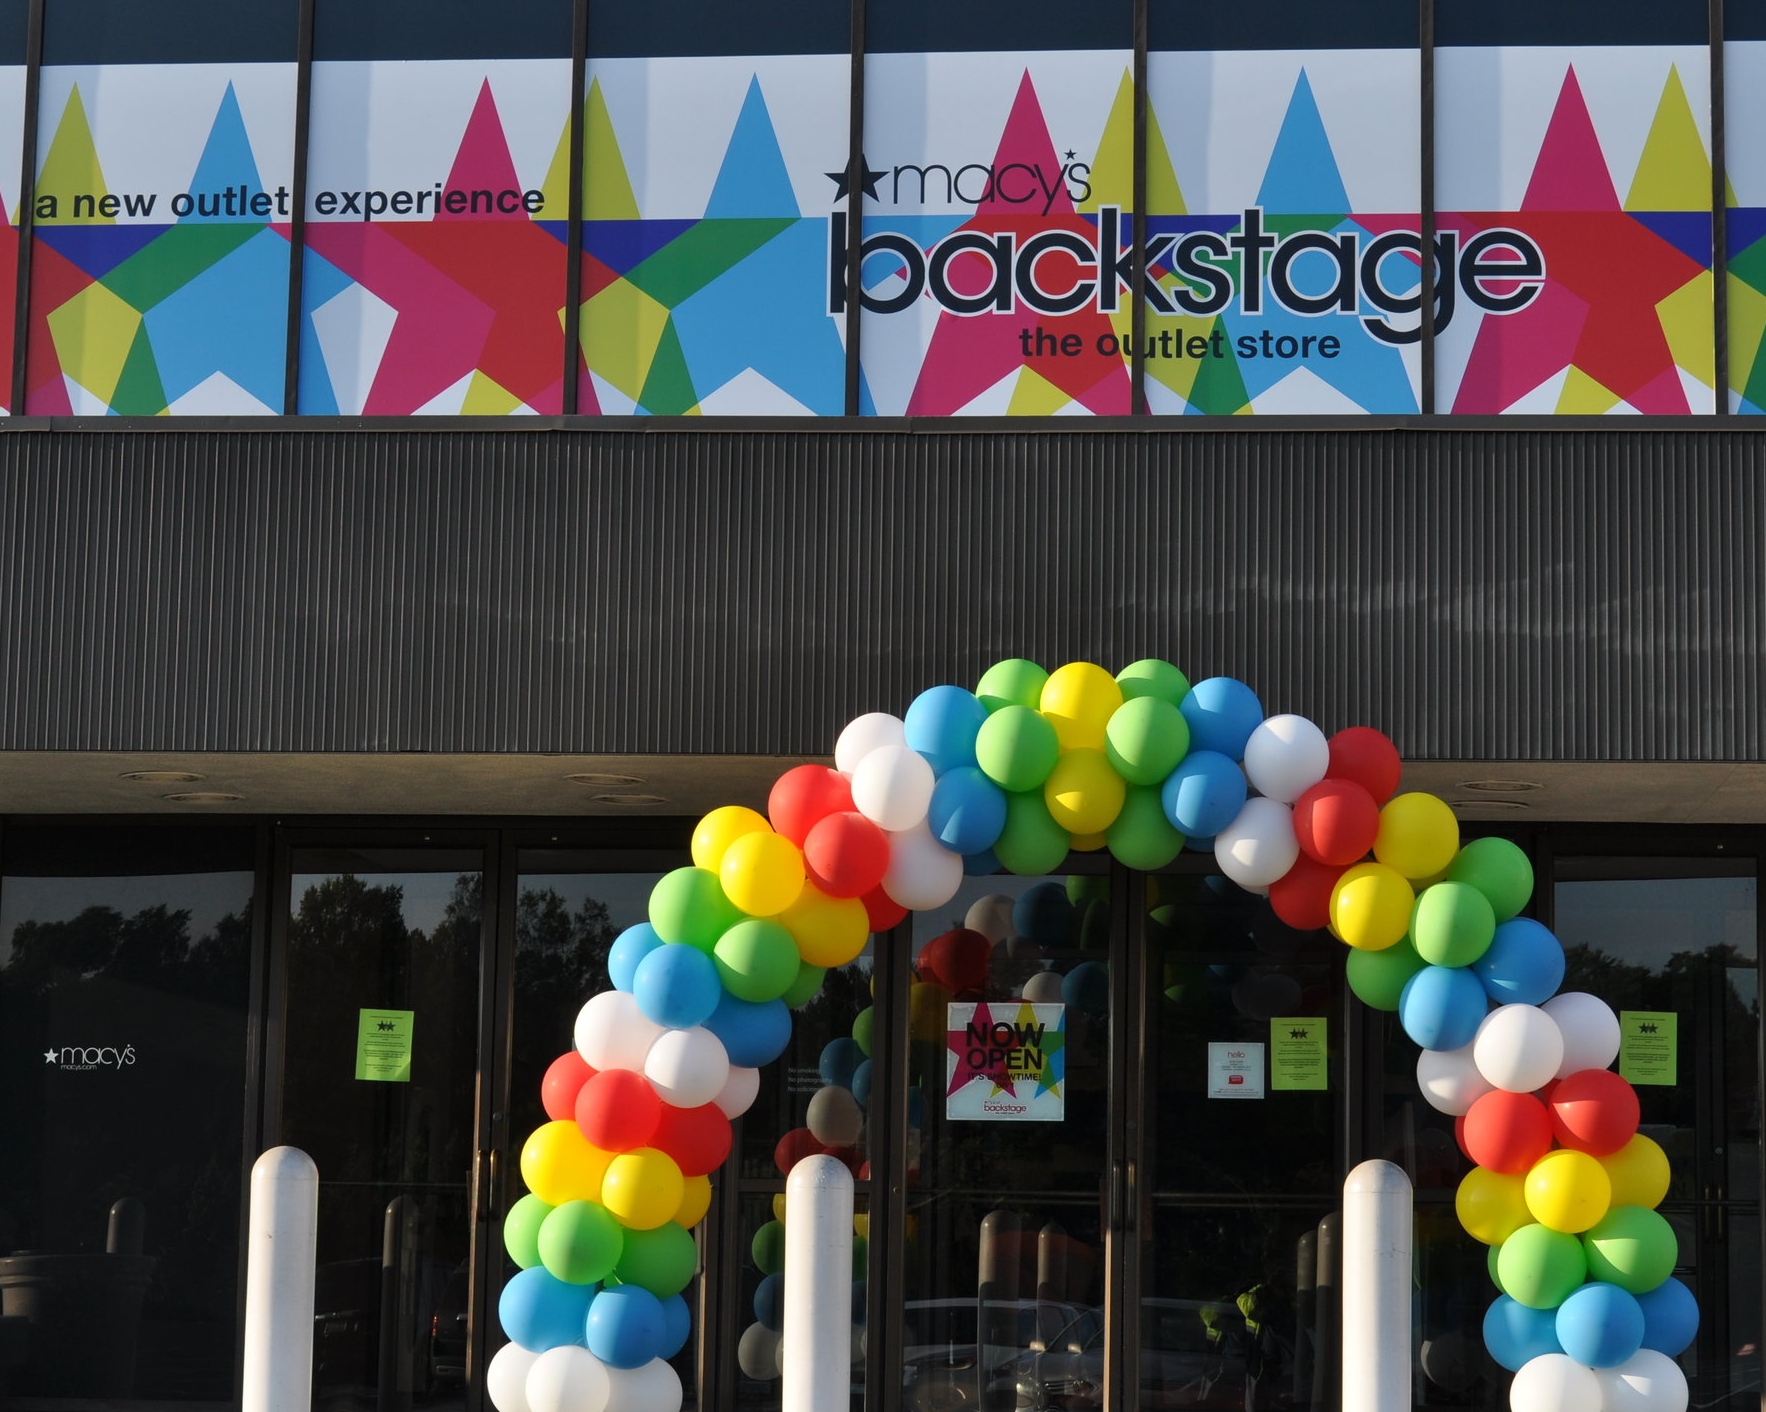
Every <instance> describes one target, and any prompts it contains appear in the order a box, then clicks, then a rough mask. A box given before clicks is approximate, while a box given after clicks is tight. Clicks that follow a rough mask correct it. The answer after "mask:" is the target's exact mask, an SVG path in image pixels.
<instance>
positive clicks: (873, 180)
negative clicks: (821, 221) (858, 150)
mask: <svg viewBox="0 0 1766 1412" xmlns="http://www.w3.org/2000/svg"><path fill="white" fill-rule="evenodd" d="M859 167H860V170H861V171H862V173H863V175H861V176H860V177H859V183H858V184H859V187H860V189H862V190H863V191H864V193H865V195H866V196H869V197H870V198H871V200H873V201H875V200H877V183H878V182H879V181H881V180H882V179H883V178H884V177H886V176H888V175H889V174H888V173H887V172H874V171H872V170H871V164H870V162H869V161H867V160H866V159H865V158H864V157H863V156H860V158H859ZM822 175H823V176H825V177H827V178H828V180H829V181H831V182H833V183H834V199H835V200H836V201H841V200H844V199H845V198H846V196H847V194H848V193H849V192H850V191H851V190H852V173H851V172H850V171H844V172H824V173H822Z"/></svg>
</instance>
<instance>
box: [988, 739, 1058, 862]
mask: <svg viewBox="0 0 1766 1412" xmlns="http://www.w3.org/2000/svg"><path fill="white" fill-rule="evenodd" d="M1060 754H1061V742H1060V740H1059V739H1058V738H1057V737H1056V735H1055V728H1054V727H1053V726H1052V725H1050V724H1049V723H1048V721H1047V720H1046V719H1045V718H1044V717H1043V716H1042V715H1041V714H1039V713H1038V712H1036V711H1033V710H1031V708H1030V707H1028V706H1019V705H1010V706H1002V707H1000V709H999V710H997V711H995V712H994V713H993V714H992V715H991V716H989V717H988V718H987V719H986V720H985V721H984V722H982V725H981V733H980V734H979V735H978V736H976V737H975V760H976V763H977V764H979V765H980V766H981V773H982V774H984V775H986V776H987V777H988V779H990V780H992V781H993V782H994V783H995V784H997V785H998V786H999V787H1000V788H1001V789H1003V790H1006V791H1008V792H1009V793H1013V794H1021V793H1023V792H1024V791H1025V790H1030V789H1038V788H1040V787H1041V785H1042V782H1043V781H1044V780H1046V779H1047V778H1048V777H1049V771H1051V770H1053V769H1054V768H1055V761H1056V760H1057V759H1059V758H1060ZM995 851H996V852H997V851H998V850H997V849H996V850H995Z"/></svg>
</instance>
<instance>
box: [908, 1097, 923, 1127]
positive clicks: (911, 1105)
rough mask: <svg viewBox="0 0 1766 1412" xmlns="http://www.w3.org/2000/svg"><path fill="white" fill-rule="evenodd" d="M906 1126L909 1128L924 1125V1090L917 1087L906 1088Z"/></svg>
mask: <svg viewBox="0 0 1766 1412" xmlns="http://www.w3.org/2000/svg"><path fill="white" fill-rule="evenodd" d="M908 1126H909V1127H910V1128H923V1127H925V1126H926V1091H925V1090H924V1089H922V1088H919V1087H914V1088H910V1089H909V1090H908Z"/></svg>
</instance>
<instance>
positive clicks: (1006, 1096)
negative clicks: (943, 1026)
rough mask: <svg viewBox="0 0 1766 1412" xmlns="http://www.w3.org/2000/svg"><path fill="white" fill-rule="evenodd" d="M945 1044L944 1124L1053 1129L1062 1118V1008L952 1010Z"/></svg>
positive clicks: (1011, 1005) (1017, 1005)
mask: <svg viewBox="0 0 1766 1412" xmlns="http://www.w3.org/2000/svg"><path fill="white" fill-rule="evenodd" d="M946 1045H947V1065H946V1075H947V1083H946V1087H945V1097H944V1115H945V1117H947V1118H951V1119H955V1120H966V1121H970V1122H987V1123H1014V1122H1015V1123H1058V1122H1060V1121H1061V1120H1062V1119H1063V1118H1064V1117H1065V1116H1066V1104H1067V1091H1066V1083H1065V1079H1066V1074H1067V1047H1066V1046H1067V1007H1066V1006H1065V1005H1032V1004H1029V1003H1027V1002H1022V1001H1020V1002H1011V1001H1007V1002H1005V1003H1002V1004H991V1005H990V1004H987V1003H986V1002H980V1003H974V1004H960V1005H952V1006H950V1007H949V1024H948V1033H947V1035H946Z"/></svg>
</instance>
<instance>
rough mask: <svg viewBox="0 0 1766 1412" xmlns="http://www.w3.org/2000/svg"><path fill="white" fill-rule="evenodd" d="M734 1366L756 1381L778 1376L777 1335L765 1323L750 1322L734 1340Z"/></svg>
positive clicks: (763, 1381)
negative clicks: (740, 1335) (739, 1336)
mask: <svg viewBox="0 0 1766 1412" xmlns="http://www.w3.org/2000/svg"><path fill="white" fill-rule="evenodd" d="M736 1366H737V1367H738V1368H740V1369H741V1370H742V1376H743V1377H746V1378H753V1379H754V1380H755V1382H757V1383H766V1382H771V1381H772V1380H773V1379H774V1378H776V1377H778V1376H779V1335H778V1334H777V1333H776V1332H774V1331H773V1330H772V1329H769V1328H768V1327H767V1326H766V1325H765V1324H750V1325H749V1326H748V1327H747V1328H745V1329H743V1330H742V1337H741V1338H740V1339H738V1340H737V1341H736Z"/></svg>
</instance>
